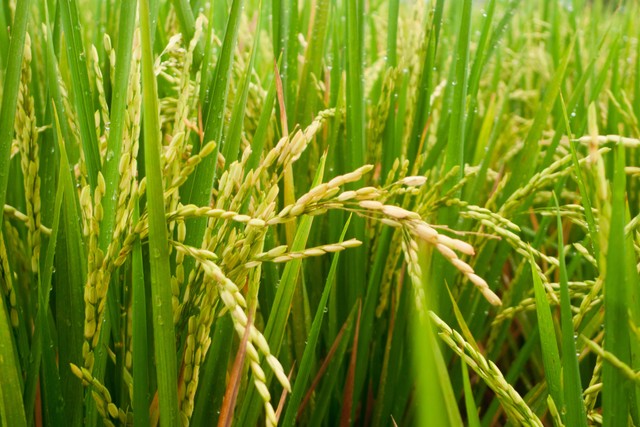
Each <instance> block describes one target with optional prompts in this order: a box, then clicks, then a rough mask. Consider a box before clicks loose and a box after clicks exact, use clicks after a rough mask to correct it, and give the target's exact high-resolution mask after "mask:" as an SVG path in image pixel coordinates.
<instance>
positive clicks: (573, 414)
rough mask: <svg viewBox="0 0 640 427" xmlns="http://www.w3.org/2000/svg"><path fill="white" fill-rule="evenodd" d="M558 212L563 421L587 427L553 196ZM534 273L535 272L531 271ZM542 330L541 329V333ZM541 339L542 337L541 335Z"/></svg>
mask: <svg viewBox="0 0 640 427" xmlns="http://www.w3.org/2000/svg"><path fill="white" fill-rule="evenodd" d="M554 199H555V203H556V209H557V211H558V216H557V219H558V221H557V224H558V260H559V261H560V324H561V326H562V366H563V369H562V380H563V388H564V402H565V405H566V422H567V425H570V426H584V427H586V426H587V414H586V412H585V406H584V402H583V400H582V384H581V381H580V368H579V366H578V355H577V353H576V351H577V350H576V339H575V338H574V335H575V331H574V329H573V316H572V314H571V299H570V297H569V279H568V277H567V267H566V265H565V260H564V242H563V240H562V239H563V233H562V218H561V217H560V207H559V206H558V199H557V198H556V197H555V193H554ZM534 274H535V273H534ZM542 333H543V331H541V334H542ZM541 339H545V338H544V336H543V335H541Z"/></svg>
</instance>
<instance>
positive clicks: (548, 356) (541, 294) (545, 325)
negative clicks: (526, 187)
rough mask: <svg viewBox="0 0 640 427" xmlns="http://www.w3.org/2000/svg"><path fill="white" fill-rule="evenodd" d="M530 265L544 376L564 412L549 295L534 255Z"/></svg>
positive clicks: (559, 367)
mask: <svg viewBox="0 0 640 427" xmlns="http://www.w3.org/2000/svg"><path fill="white" fill-rule="evenodd" d="M529 263H530V264H531V276H532V278H533V291H534V293H535V299H536V315H537V317H538V329H539V330H540V347H541V350H542V363H543V364H544V376H545V378H546V380H547V388H548V389H549V395H550V396H551V398H553V401H554V402H555V405H556V407H557V408H558V410H559V411H560V412H562V408H563V407H564V397H563V393H562V377H561V371H562V369H561V364H560V352H559V351H558V341H557V338H556V330H555V328H554V326H553V317H552V316H551V307H550V305H549V300H548V299H547V294H546V293H545V290H544V287H543V286H542V281H541V280H540V276H539V275H538V272H537V270H536V267H535V265H534V263H535V261H534V260H533V254H532V255H531V259H530V260H529Z"/></svg>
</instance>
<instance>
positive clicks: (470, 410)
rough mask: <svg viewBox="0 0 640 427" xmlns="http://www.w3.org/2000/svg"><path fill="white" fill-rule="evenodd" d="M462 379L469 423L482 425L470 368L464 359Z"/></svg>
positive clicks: (473, 425) (471, 425) (473, 426)
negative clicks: (474, 397)
mask: <svg viewBox="0 0 640 427" xmlns="http://www.w3.org/2000/svg"><path fill="white" fill-rule="evenodd" d="M461 365H462V379H463V384H464V403H465V405H466V407H467V425H468V426H469V427H480V417H479V416H478V408H477V407H476V402H475V401H474V400H473V390H472V389H471V381H469V369H468V368H467V364H466V363H464V360H462V363H461Z"/></svg>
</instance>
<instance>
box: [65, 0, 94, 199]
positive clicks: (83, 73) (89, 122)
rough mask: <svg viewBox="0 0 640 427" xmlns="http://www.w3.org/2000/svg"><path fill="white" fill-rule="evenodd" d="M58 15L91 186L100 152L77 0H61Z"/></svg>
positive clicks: (92, 187) (92, 188)
mask: <svg viewBox="0 0 640 427" xmlns="http://www.w3.org/2000/svg"><path fill="white" fill-rule="evenodd" d="M58 6H59V8H60V16H61V18H62V28H63V31H64V35H65V44H66V46H67V60H68V61H69V69H70V71H71V89H72V90H73V94H74V96H73V99H74V101H75V107H76V111H77V115H78V126H79V128H80V129H79V131H80V140H81V141H80V142H81V144H82V150H83V152H84V157H85V162H86V165H87V174H88V178H89V183H90V184H91V190H92V191H93V190H94V189H95V188H96V185H97V183H98V171H100V155H99V152H98V136H97V135H96V127H95V121H94V118H93V95H92V93H91V86H90V85H89V74H88V72H87V54H86V51H85V49H84V47H83V45H82V34H81V33H80V17H79V15H78V7H77V4H76V0H60V3H59V5H58Z"/></svg>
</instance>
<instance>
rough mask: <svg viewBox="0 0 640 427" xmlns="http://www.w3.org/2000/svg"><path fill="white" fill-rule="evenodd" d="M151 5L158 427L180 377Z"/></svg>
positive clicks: (149, 152) (147, 59)
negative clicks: (174, 326) (176, 346)
mask: <svg viewBox="0 0 640 427" xmlns="http://www.w3.org/2000/svg"><path fill="white" fill-rule="evenodd" d="M149 17H150V16H149V0H141V2H140V32H141V50H142V100H143V105H144V112H145V115H144V160H145V172H146V179H147V214H148V218H149V253H150V265H151V309H152V312H153V337H154V346H155V362H156V373H157V379H158V395H159V410H160V425H161V426H162V427H165V426H178V425H180V422H179V411H178V384H177V381H178V372H177V360H176V348H175V345H176V337H175V331H174V328H173V309H172V302H171V298H172V297H171V271H170V264H169V243H168V240H167V224H166V220H165V212H164V190H163V188H162V169H161V166H160V155H161V153H160V149H161V141H160V123H159V117H158V114H159V111H160V110H159V107H158V91H157V87H156V77H155V73H154V70H153V67H154V65H153V64H154V58H153V50H152V45H151V26H150V22H149Z"/></svg>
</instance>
